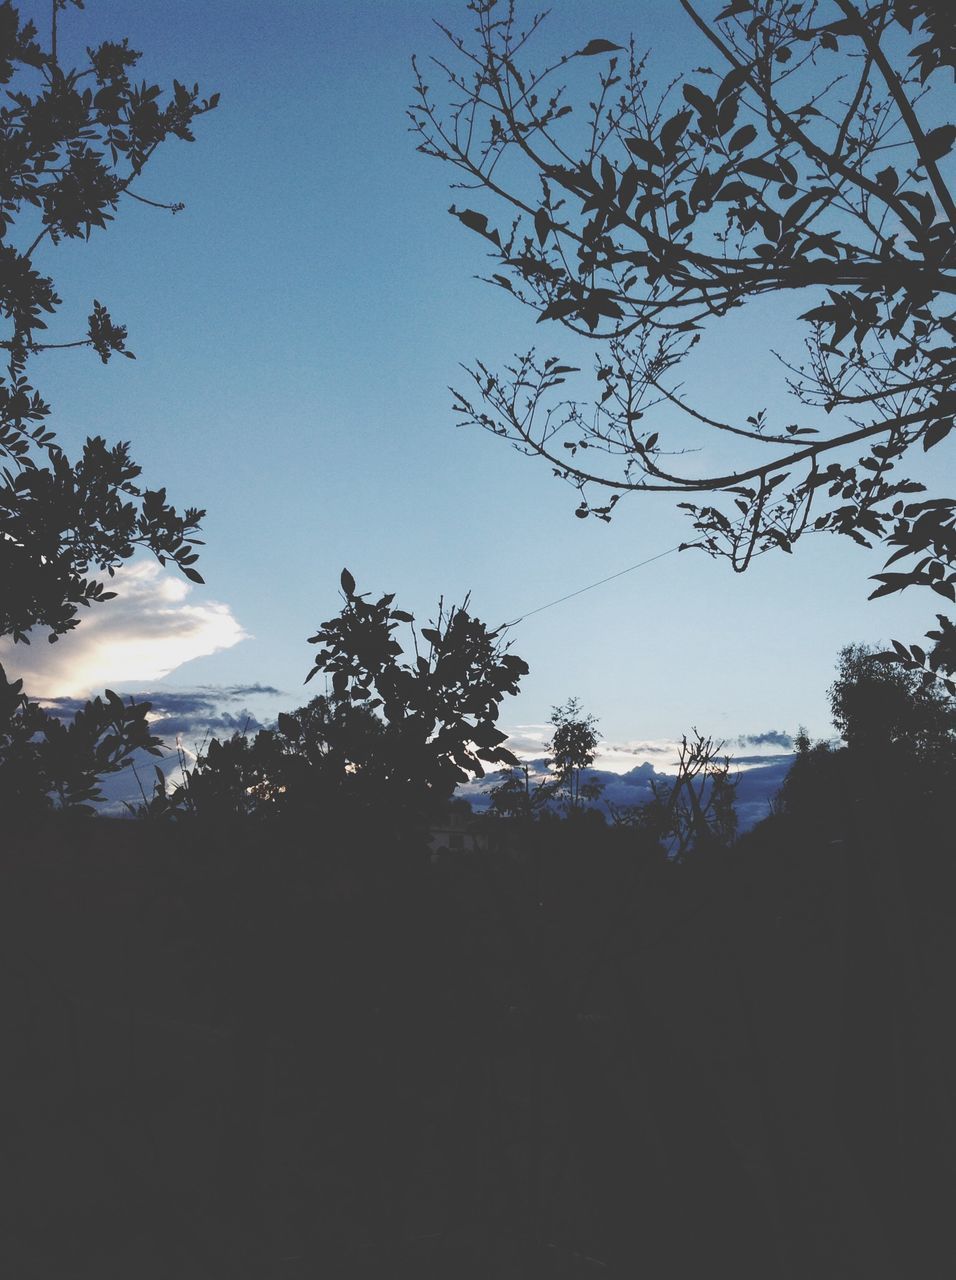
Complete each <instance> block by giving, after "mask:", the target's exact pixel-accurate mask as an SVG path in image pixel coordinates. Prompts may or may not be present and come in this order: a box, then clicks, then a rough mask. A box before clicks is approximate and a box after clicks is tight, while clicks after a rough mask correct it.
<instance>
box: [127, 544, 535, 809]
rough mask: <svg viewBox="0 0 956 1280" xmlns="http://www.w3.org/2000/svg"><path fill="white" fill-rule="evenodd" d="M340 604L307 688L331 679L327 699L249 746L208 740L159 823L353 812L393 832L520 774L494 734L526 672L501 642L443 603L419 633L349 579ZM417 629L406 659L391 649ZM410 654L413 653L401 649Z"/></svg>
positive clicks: (162, 794) (406, 617)
mask: <svg viewBox="0 0 956 1280" xmlns="http://www.w3.org/2000/svg"><path fill="white" fill-rule="evenodd" d="M341 582H342V591H343V595H344V600H345V603H344V605H343V608H342V610H341V612H340V613H339V615H338V616H337V617H335V618H332V619H330V620H329V621H328V622H324V623H323V624H322V626H321V627H320V628H319V630H318V631H317V632H316V634H315V635H314V636H312V637H310V639H309V644H314V645H318V646H320V647H319V649H318V652H317V653H316V654H315V658H314V665H313V667H312V669H311V670H310V672H309V674H308V675H307V676H306V682H308V681H309V680H311V679H313V677H314V676H316V675H318V674H319V673H323V674H325V675H326V676H327V678H328V680H329V683H330V689H329V692H328V693H326V694H323V695H320V696H319V697H317V698H314V699H313V700H312V701H311V702H310V703H309V704H308V705H307V706H305V707H302V708H299V710H297V711H294V712H292V713H291V714H282V715H280V716H279V717H278V721H277V724H276V727H275V728H274V729H270V730H262V731H260V732H259V733H257V734H256V736H255V739H254V740H253V741H251V742H250V741H249V740H248V739H247V738H246V737H245V736H244V735H242V734H235V735H233V737H232V738H231V739H229V740H227V741H226V742H219V741H217V740H215V739H214V740H213V741H212V742H211V743H210V744H209V747H208V748H207V750H206V751H205V752H203V753H201V754H200V756H199V759H198V760H197V762H196V765H195V767H194V768H193V769H192V770H190V771H187V773H186V776H185V778H184V781H183V784H182V785H181V786H180V787H179V788H178V789H175V790H174V791H173V793H172V795H168V794H167V790H166V784H165V780H164V779H159V780H158V785H157V793H156V796H155V797H154V801H153V803H152V808H153V811H154V812H168V811H176V810H177V809H179V810H182V809H186V810H191V811H192V812H195V813H199V814H205V815H212V816H220V815H222V814H230V815H238V816H250V815H252V814H260V815H270V814H278V813H293V814H300V813H302V812H303V811H308V812H313V811H315V810H316V809H317V808H318V809H322V808H326V809H331V808H333V807H335V806H338V807H339V808H342V807H343V806H344V807H346V808H347V809H348V810H349V812H350V814H353V815H357V814H358V813H360V812H362V811H377V812H380V811H382V810H388V812H390V813H391V814H393V815H394V816H395V818H396V820H398V819H400V818H402V816H404V817H406V818H408V819H410V820H411V821H413V822H419V821H422V820H428V819H429V818H430V817H432V816H433V815H434V814H435V813H436V812H438V811H439V810H440V809H441V808H442V807H443V806H444V805H445V804H447V802H448V800H449V799H450V798H451V796H452V795H453V793H454V790H455V787H456V786H457V785H458V783H459V782H464V781H467V780H468V778H469V777H470V776H471V775H475V776H477V777H483V776H484V766H485V765H486V764H491V765H502V764H503V765H512V766H513V765H517V763H518V762H517V759H516V758H515V756H514V755H513V754H512V753H511V752H510V751H509V750H507V748H506V747H504V746H503V745H502V744H503V743H504V742H505V740H506V738H507V736H508V735H507V734H506V733H504V732H502V730H500V729H499V728H498V727H497V724H496V721H497V719H498V710H499V706H500V703H501V702H502V700H503V698H504V697H505V695H506V694H514V693H517V690H518V682H519V680H520V679H521V676H522V675H524V674H526V673H527V670H528V666H527V663H525V662H524V661H523V659H521V658H519V657H517V656H516V655H515V654H512V653H509V652H508V651H507V646H506V645H503V644H502V642H501V638H500V636H501V633H500V631H489V630H488V628H487V627H486V626H485V624H484V623H483V622H481V621H479V619H477V618H475V617H473V616H472V615H471V614H470V613H469V612H468V608H469V601H468V599H467V598H466V600H465V601H464V603H463V604H462V605H461V606H460V607H453V608H450V609H449V608H446V607H445V605H444V604H443V603H442V602H439V607H438V617H437V619H436V620H435V621H434V622H432V623H431V625H429V626H427V627H422V628H421V630H420V631H419V630H418V629H416V627H415V619H414V617H413V615H412V614H410V613H406V612H404V611H403V610H401V609H394V608H393V607H392V602H393V600H394V598H395V597H394V596H393V595H384V596H382V597H380V598H379V599H378V600H374V601H373V600H371V599H370V598H369V597H368V595H365V594H361V595H360V594H358V593H357V592H356V590H355V580H354V578H353V577H352V575H351V574H350V573H349V571H348V570H347V569H346V570H343V572H342V578H341ZM399 626H404V627H406V628H407V629H408V632H409V636H410V649H411V652H410V653H409V654H408V656H407V657H406V653H407V650H406V649H404V648H403V646H402V645H401V644H400V643H399V640H398V639H397V638H396V633H397V632H398V628H399ZM408 643H409V642H408V641H406V644H408Z"/></svg>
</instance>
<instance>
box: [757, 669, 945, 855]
mask: <svg viewBox="0 0 956 1280" xmlns="http://www.w3.org/2000/svg"><path fill="white" fill-rule="evenodd" d="M829 697H830V707H831V712H832V716H833V723H834V726H835V727H836V729H837V732H838V733H839V734H840V737H841V738H842V740H843V743H844V746H843V747H842V748H841V747H835V746H834V745H833V744H831V743H830V742H828V741H825V740H824V741H820V742H817V743H811V741H810V739H809V737H808V735H807V733H806V731H805V730H801V731H800V733H799V734H798V735H797V738H796V747H797V758H796V760H795V761H794V763H793V766H792V768H791V770H790V772H789V773H788V775H787V778H786V780H785V782H784V785H783V787H782V788H781V791H780V796H779V801H780V807H781V809H782V810H783V811H784V812H785V813H788V814H790V815H791V816H794V817H797V818H800V819H804V820H806V819H809V820H811V821H813V822H814V823H816V824H817V825H822V826H825V827H827V828H828V829H829V830H830V833H831V834H832V835H833V836H834V837H837V838H844V837H845V836H846V833H847V831H848V830H851V829H852V828H853V827H854V825H856V824H858V823H859V821H860V815H861V814H866V813H869V812H871V811H879V812H880V813H881V814H883V815H884V817H886V818H887V820H889V815H890V814H891V813H894V814H895V815H896V818H897V820H898V821H900V822H901V823H902V824H904V825H906V824H909V825H910V826H913V825H915V824H916V823H917V822H918V821H921V820H923V819H921V818H920V815H921V814H923V815H925V814H926V813H927V812H929V813H931V814H936V810H937V806H938V801H939V798H940V797H942V796H944V795H945V794H947V792H949V791H950V790H951V789H952V786H953V782H954V781H956V699H954V698H953V697H952V695H950V694H948V693H947V692H946V691H945V690H944V689H943V687H942V686H941V685H939V684H938V683H934V684H929V685H928V684H926V683H925V682H924V680H923V678H922V676H921V675H920V674H919V672H918V671H915V670H907V669H906V668H904V667H902V666H901V664H900V663H898V662H895V661H893V660H892V659H891V658H889V657H888V656H887V655H885V654H884V653H882V652H880V651H878V650H877V649H876V648H874V647H872V646H868V645H862V644H854V645H847V646H846V647H845V648H843V649H842V650H841V651H840V654H839V657H838V662H837V676H836V679H835V680H834V682H833V684H832V685H831V686H830V689H829ZM938 817H939V815H938V814H936V816H935V817H932V818H931V820H930V821H929V823H928V825H929V828H930V829H934V828H935V825H936V824H937V822H938ZM941 835H942V833H941V832H940V833H936V832H935V831H934V837H933V838H934V839H936V838H941Z"/></svg>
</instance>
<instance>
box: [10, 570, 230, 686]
mask: <svg viewBox="0 0 956 1280" xmlns="http://www.w3.org/2000/svg"><path fill="white" fill-rule="evenodd" d="M109 587H110V590H114V591H116V592H117V596H116V599H115V600H110V601H107V603H105V604H100V605H96V604H94V605H92V606H91V607H90V608H89V609H81V610H80V625H79V626H78V627H76V628H75V629H74V630H73V631H71V632H69V633H68V634H67V635H65V636H61V637H60V639H59V640H58V641H57V642H56V644H48V643H47V640H46V636H45V634H41V635H37V636H35V637H31V640H32V643H31V644H30V645H29V646H27V645H23V644H18V645H14V644H13V642H12V641H10V640H8V639H3V640H0V663H2V664H3V665H4V667H5V668H6V670H7V674H8V676H10V677H11V678H19V677H22V678H23V683H24V688H25V689H26V691H27V693H29V694H30V695H31V696H33V697H35V698H53V697H84V696H86V695H88V694H90V693H94V692H100V691H102V689H103V688H105V687H107V686H114V685H117V684H125V683H127V682H130V681H149V680H161V679H162V678H163V677H164V676H167V675H169V673H170V672H171V671H173V670H175V669H176V667H180V666H182V664H183V663H184V662H189V661H190V660H191V659H193V658H200V657H203V656H204V655H206V654H210V653H216V652H218V651H219V650H220V649H229V648H231V647H232V646H233V645H234V644H238V643H239V641H240V640H244V639H246V638H247V634H246V632H245V631H243V629H242V627H241V626H240V625H239V623H238V622H237V621H236V619H235V618H234V617H233V614H232V610H231V609H230V607H229V605H227V604H220V603H218V602H217V601H215V600H207V601H203V602H202V603H198V604H193V603H190V602H189V596H190V595H191V593H192V592H193V590H194V588H193V586H192V585H191V584H190V583H189V582H187V581H186V580H185V579H184V578H182V577H180V576H178V575H177V574H174V573H172V572H168V571H166V570H164V569H163V568H161V567H160V565H159V564H157V563H156V562H155V561H151V560H139V561H134V562H132V563H130V564H126V565H123V566H121V567H120V568H119V569H117V571H116V576H115V577H114V578H113V580H112V582H111V583H110V584H109Z"/></svg>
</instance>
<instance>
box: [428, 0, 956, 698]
mask: <svg viewBox="0 0 956 1280" xmlns="http://www.w3.org/2000/svg"><path fill="white" fill-rule="evenodd" d="M467 7H468V9H469V10H470V11H471V13H472V14H473V15H474V17H475V18H476V19H477V24H476V26H475V32H474V38H473V39H472V38H468V37H462V36H459V35H457V34H455V33H454V32H453V31H452V30H450V29H449V28H447V27H442V30H443V32H444V34H445V36H446V37H447V38H448V40H449V42H450V44H451V57H450V59H449V60H448V61H444V60H440V59H435V60H434V61H435V64H436V65H435V68H434V70H435V72H436V75H437V78H438V79H439V80H442V79H444V80H447V84H448V89H449V96H448V100H447V103H444V104H443V103H442V102H441V100H440V97H439V96H438V95H437V94H436V93H435V92H434V91H433V90H432V88H431V87H430V85H429V84H428V83H426V78H425V76H424V74H423V72H422V71H421V70H420V69H419V68H418V67H416V76H417V81H416V96H415V101H414V105H413V107H412V109H411V111H410V113H409V114H410V117H411V120H412V127H413V130H414V131H415V133H416V134H417V137H418V140H419V150H421V151H422V152H424V153H425V154H426V155H429V156H434V157H436V158H438V159H440V160H442V161H443V162H445V163H446V164H449V165H450V166H451V167H452V168H453V169H454V170H455V173H456V178H457V183H456V185H458V186H459V187H461V188H464V189H467V190H468V191H469V198H470V199H471V198H472V194H471V193H472V192H473V191H478V192H479V193H483V194H484V195H485V196H486V197H488V198H489V199H490V202H491V206H492V207H493V208H497V209H498V210H499V212H501V213H503V214H504V215H505V222H504V223H503V224H501V225H500V226H495V225H494V221H493V220H492V216H491V215H489V214H488V213H486V212H482V211H477V210H474V209H471V208H464V209H462V208H458V207H457V206H456V205H452V207H451V213H452V214H453V215H455V216H456V217H457V218H459V219H460V220H461V222H462V223H463V224H464V225H465V226H466V227H468V228H469V229H470V230H472V231H475V232H477V233H478V234H479V235H481V236H482V237H484V239H485V241H486V243H488V244H489V245H490V246H491V257H492V258H493V260H494V262H495V270H494V273H493V274H492V276H491V282H493V283H494V284H496V285H497V286H499V287H501V288H502V289H504V290H506V291H507V292H508V293H509V294H510V295H511V297H512V298H514V299H517V300H518V301H519V302H520V303H522V304H524V305H526V306H528V307H529V308H530V309H531V310H532V311H533V312H534V313H536V316H537V319H538V321H539V322H540V321H548V320H550V321H555V322H557V323H558V324H560V325H561V326H563V327H564V328H566V329H569V330H571V331H572V332H573V333H575V334H577V335H580V336H583V337H585V338H590V339H593V340H594V341H595V342H596V343H598V344H599V354H598V357H597V360H596V394H595V395H594V396H588V397H587V398H585V399H584V400H583V401H582V400H579V399H573V398H572V399H569V398H567V396H566V393H565V391H564V390H563V389H562V388H563V386H564V384H565V383H566V382H567V380H568V378H569V377H571V376H573V375H574V374H576V373H577V372H578V371H577V370H576V369H575V368H574V367H573V366H571V365H569V364H567V363H565V362H563V361H562V360H560V358H559V357H558V356H557V355H553V356H547V357H546V358H545V357H544V356H542V355H539V354H538V353H536V352H535V351H533V350H532V351H530V352H528V353H527V354H525V355H522V356H519V357H516V359H515V361H514V363H513V364H512V365H511V366H510V367H509V368H507V369H505V370H504V371H502V372H500V373H498V372H495V371H493V370H490V369H488V368H487V367H486V366H485V365H483V364H481V363H477V364H476V365H475V367H474V368H473V370H472V371H471V373H472V378H473V383H474V387H473V389H472V390H471V391H470V392H468V393H467V394H464V393H456V402H455V408H456V411H457V413H458V414H459V415H460V417H461V419H462V421H465V422H468V423H473V424H476V425H478V426H481V427H482V428H484V429H486V430H489V431H491V432H493V433H494V434H496V435H498V436H500V437H502V438H503V439H505V440H509V441H510V442H511V443H512V444H514V445H515V446H516V447H517V448H518V449H519V450H520V451H522V452H524V453H527V454H531V455H536V456H538V457H540V458H541V459H543V460H544V461H545V462H546V463H547V464H548V465H549V466H550V467H551V468H552V469H553V471H554V472H555V474H556V475H558V476H560V477H562V478H563V479H565V480H567V481H569V482H570V483H571V484H572V485H573V486H574V488H575V489H576V490H577V492H578V495H579V505H578V507H577V515H578V516H581V517H582V518H583V517H587V516H589V515H594V516H597V517H598V518H600V519H603V520H607V519H610V517H611V514H612V512H613V509H614V507H615V504H616V503H617V502H618V500H619V499H620V498H621V497H622V496H624V495H627V494H631V493H647V492H664V493H671V494H674V495H675V496H676V497H678V498H684V499H685V501H682V502H681V503H680V505H681V506H683V507H684V508H686V510H687V511H688V512H689V515H690V518H691V521H692V524H693V527H694V529H695V531H696V533H697V534H698V539H697V540H696V541H695V543H694V544H693V545H696V546H702V547H703V548H704V549H705V550H706V551H707V552H709V553H710V554H712V555H720V556H726V557H727V558H729V560H730V562H731V564H732V565H733V567H734V569H735V570H737V571H739V572H742V571H744V570H745V569H746V568H747V567H748V566H749V565H750V563H751V562H752V560H753V557H754V556H755V555H759V554H761V553H763V552H765V551H767V550H771V549H774V548H777V549H782V550H784V551H790V550H791V549H792V547H793V544H794V542H795V541H796V540H797V539H798V538H799V537H800V536H801V535H802V534H803V533H804V532H805V531H807V530H827V531H832V532H836V533H841V534H844V535H846V536H848V537H850V538H852V539H854V540H855V541H856V542H859V543H862V544H864V545H870V543H871V542H872V541H873V540H877V541H880V540H882V541H883V542H884V543H885V544H886V545H887V546H888V547H890V548H892V549H893V555H892V557H891V559H892V560H893V561H900V560H905V561H907V562H908V565H909V567H908V568H905V569H895V570H893V571H892V572H884V573H883V574H880V575H878V578H879V584H880V585H879V586H878V587H877V589H876V591H875V592H874V593H873V594H874V595H883V594H886V593H889V592H894V591H899V590H902V589H904V588H906V587H908V586H910V585H913V584H921V585H925V586H928V587H929V588H930V589H932V590H933V591H935V592H938V593H939V594H940V595H942V596H944V597H945V598H946V599H948V600H953V599H954V598H956V558H954V547H956V540H954V518H956V504H954V501H953V500H952V499H949V498H946V497H937V498H933V497H931V498H929V499H928V500H926V499H918V498H916V497H915V496H914V495H916V494H918V493H919V492H920V491H921V490H922V489H923V487H924V486H923V485H922V484H920V483H918V482H916V481H914V480H912V479H909V478H907V477H905V476H900V475H899V474H897V467H898V465H899V464H901V463H902V461H903V459H904V457H905V455H906V454H907V453H909V452H910V451H912V450H913V449H918V450H919V451H920V452H923V451H926V450H929V449H933V448H936V447H937V446H938V445H939V444H940V443H941V442H942V441H943V440H944V439H945V438H946V437H947V436H948V435H949V433H950V431H951V430H952V427H953V423H954V412H956V392H954V374H956V345H954V339H956V312H954V310H953V305H952V300H953V293H954V289H956V283H954V275H953V266H954V261H956V258H954V254H956V201H954V197H953V195H952V192H951V189H950V186H949V184H948V181H947V176H948V166H950V160H949V159H948V157H949V155H950V153H951V151H952V148H953V144H954V141H956V126H954V125H953V124H952V123H950V122H948V121H947V122H944V123H931V122H930V121H931V120H932V115H931V113H930V112H929V111H927V110H926V109H925V106H926V104H925V103H924V101H923V99H924V97H925V95H926V93H927V92H928V91H929V89H930V88H931V85H932V83H933V82H935V81H936V80H937V79H938V78H939V77H940V76H942V75H946V76H948V75H949V74H951V72H952V69H953V68H954V66H956V44H954V41H953V37H952V30H953V24H952V14H951V6H949V5H947V4H942V3H939V0H877V2H876V3H873V4H867V5H863V4H860V3H856V2H855V0H796V3H793V2H792V0H731V3H729V4H726V5H723V4H721V5H717V4H714V3H710V4H706V5H701V4H696V3H692V2H691V0H679V2H678V4H675V6H674V9H675V11H677V10H678V8H679V9H680V10H682V12H683V15H684V17H685V18H686V19H687V24H688V25H687V32H688V35H689V36H692V37H695V38H697V39H702V40H703V41H704V42H706V45H707V47H708V49H709V54H710V58H711V60H712V61H713V63H714V65H713V66H712V67H699V68H697V69H696V71H695V72H694V73H693V77H692V78H690V77H689V78H687V79H686V80H684V81H683V83H680V82H678V83H676V84H671V85H669V86H666V87H664V88H663V89H662V90H661V91H660V92H658V93H655V92H654V91H653V90H652V89H651V84H650V79H649V75H648V73H647V58H646V56H640V55H639V54H638V52H637V50H636V48H635V44H634V41H633V40H632V41H631V42H630V45H629V47H628V48H623V47H622V46H621V45H618V44H615V43H613V42H611V41H609V40H607V39H591V40H589V41H587V43H585V44H584V45H582V46H581V47H580V48H578V49H577V50H575V51H573V52H570V53H568V54H566V55H564V56H562V57H559V58H557V59H555V60H554V61H552V62H550V63H543V64H540V63H539V64H538V65H532V64H531V63H530V58H531V56H532V54H531V50H532V48H533V40H534V36H535V34H536V33H537V30H538V28H539V26H540V24H541V22H542V21H543V18H544V15H543V14H542V15H538V16H536V17H532V18H530V19H529V20H528V21H527V23H526V25H524V26H522V25H520V24H519V21H518V18H517V11H516V5H515V4H514V2H513V0H501V3H499V0H471V3H469V4H468V6H467ZM582 59H583V60H590V61H592V62H593V63H595V64H596V65H597V66H598V68H599V70H598V71H597V75H596V77H595V81H596V83H595V84H594V85H593V87H592V89H591V91H590V92H589V93H587V94H586V96H585V95H583V94H582V97H583V101H576V100H575V96H574V95H573V93H570V92H569V91H568V88H567V83H566V78H567V77H569V76H572V75H574V74H575V73H576V69H577V67H578V66H580V65H582V64H581V62H580V61H579V60H582ZM431 78H432V77H429V78H428V79H429V80H431ZM678 85H679V87H678ZM585 104H586V105H585ZM767 298H772V299H776V300H777V301H778V302H779V303H780V304H781V307H782V313H783V315H784V316H789V317H792V318H793V319H799V320H801V321H803V322H804V324H805V326H806V331H805V332H806V350H805V352H804V353H803V354H802V355H801V354H800V352H799V350H798V351H797V352H795V353H789V354H787V355H786V356H785V357H782V358H781V365H780V370H781V387H780V390H781V391H783V392H789V393H790V394H791V395H792V397H793V398H794V399H795V401H796V407H795V408H794V409H793V410H792V411H791V412H790V413H787V414H786V416H783V415H782V414H781V413H780V412H774V413H773V414H768V413H767V412H766V411H765V409H763V408H761V407H760V405H761V404H762V403H766V398H765V397H766V394H767V392H765V391H764V390H756V389H755V391H754V406H753V408H752V410H751V412H750V413H749V414H744V415H743V416H742V417H738V416H736V414H735V413H728V412H725V411H724V410H723V409H722V408H721V406H720V405H719V404H718V403H716V400H715V390H714V387H713V384H710V385H708V386H705V387H702V388H700V392H699V394H698V395H697V396H696V397H694V395H693V394H692V392H690V391H688V390H686V389H685V387H684V384H683V382H682V381H681V380H680V378H681V370H682V366H683V364H684V362H685V360H686V358H687V357H688V356H689V355H690V353H691V352H692V351H693V349H694V348H695V347H696V346H697V344H698V343H699V342H701V341H702V340H703V339H704V338H705V337H706V336H707V333H708V331H709V330H711V329H713V328H714V327H715V326H717V325H719V324H720V322H721V321H722V320H723V319H724V318H725V317H727V316H728V315H729V314H730V312H731V311H733V310H736V309H737V308H740V307H743V306H747V305H749V304H752V303H754V302H756V301H758V300H761V299H767ZM767 390H768V391H769V388H768V389H767ZM821 410H822V411H823V412H822V413H821V412H820V411H821ZM717 440H721V441H722V442H723V444H724V446H725V447H726V448H728V449H731V450H733V453H732V456H731V457H730V458H729V460H728V463H727V464H726V465H721V466H718V467H716V468H714V469H708V468H707V467H706V466H704V467H698V466H697V465H696V460H697V459H698V458H699V457H700V456H701V446H703V447H704V448H703V456H704V457H705V458H708V457H710V456H712V455H711V449H710V445H711V444H714V443H716V442H717ZM860 450H862V452H860ZM595 493H596V494H598V495H601V494H603V495H604V496H603V497H600V496H599V497H598V498H594V497H593V495H594V494H595ZM887 568H888V566H887ZM907 653H908V656H909V658H910V659H911V660H914V661H916V662H917V663H918V662H919V656H918V654H916V651H915V650H909V651H907ZM953 660H954V655H953V653H952V649H951V647H950V649H949V650H948V651H947V654H946V655H945V662H946V663H947V664H951V663H952V662H953ZM926 669H927V670H930V668H928V667H927V668H926ZM938 669H942V670H948V671H950V672H951V671H952V670H953V669H954V667H953V666H952V665H948V666H942V667H939V668H938Z"/></svg>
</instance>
